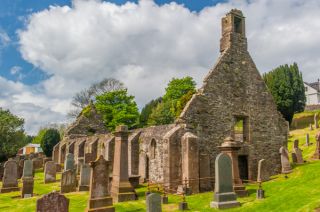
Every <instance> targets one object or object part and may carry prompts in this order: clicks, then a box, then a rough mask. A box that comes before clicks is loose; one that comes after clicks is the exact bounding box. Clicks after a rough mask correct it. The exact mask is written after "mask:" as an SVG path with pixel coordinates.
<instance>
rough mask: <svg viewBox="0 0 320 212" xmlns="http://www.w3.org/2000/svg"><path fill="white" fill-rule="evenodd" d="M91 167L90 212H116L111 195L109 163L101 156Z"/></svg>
mask: <svg viewBox="0 0 320 212" xmlns="http://www.w3.org/2000/svg"><path fill="white" fill-rule="evenodd" d="M90 166H91V168H92V170H91V177H90V178H91V179H90V199H89V202H88V211H91V212H92V211H95V212H98V211H105V212H113V211H115V208H114V207H113V204H112V198H111V196H110V193H109V170H110V164H109V161H106V160H105V159H104V158H103V156H102V155H100V157H99V158H98V159H97V160H96V161H94V162H91V164H90Z"/></svg>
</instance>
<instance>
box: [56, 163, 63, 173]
mask: <svg viewBox="0 0 320 212" xmlns="http://www.w3.org/2000/svg"><path fill="white" fill-rule="evenodd" d="M61 169H62V167H61V165H60V164H59V163H56V172H61Z"/></svg>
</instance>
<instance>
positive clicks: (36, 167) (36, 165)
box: [32, 158, 43, 170]
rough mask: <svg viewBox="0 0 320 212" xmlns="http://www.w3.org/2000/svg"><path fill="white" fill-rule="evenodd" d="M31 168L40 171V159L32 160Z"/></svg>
mask: <svg viewBox="0 0 320 212" xmlns="http://www.w3.org/2000/svg"><path fill="white" fill-rule="evenodd" d="M32 162H33V168H34V169H35V170H36V169H41V168H42V167H43V161H42V158H33V159H32Z"/></svg>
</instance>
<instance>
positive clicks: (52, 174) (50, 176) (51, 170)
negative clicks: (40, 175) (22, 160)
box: [44, 161, 57, 183]
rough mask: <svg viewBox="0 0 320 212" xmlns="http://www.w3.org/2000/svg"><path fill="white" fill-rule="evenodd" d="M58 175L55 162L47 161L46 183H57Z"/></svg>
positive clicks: (45, 168) (45, 170) (45, 169)
mask: <svg viewBox="0 0 320 212" xmlns="http://www.w3.org/2000/svg"><path fill="white" fill-rule="evenodd" d="M56 174H57V172H56V164H55V163H54V161H47V162H46V164H45V167H44V183H51V182H56Z"/></svg>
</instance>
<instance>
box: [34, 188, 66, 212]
mask: <svg viewBox="0 0 320 212" xmlns="http://www.w3.org/2000/svg"><path fill="white" fill-rule="evenodd" d="M68 211H69V199H68V198H66V197H65V196H64V195H62V194H59V193H58V192H51V193H50V194H46V195H44V196H43V197H41V198H40V199H38V200H37V212H68Z"/></svg>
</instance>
